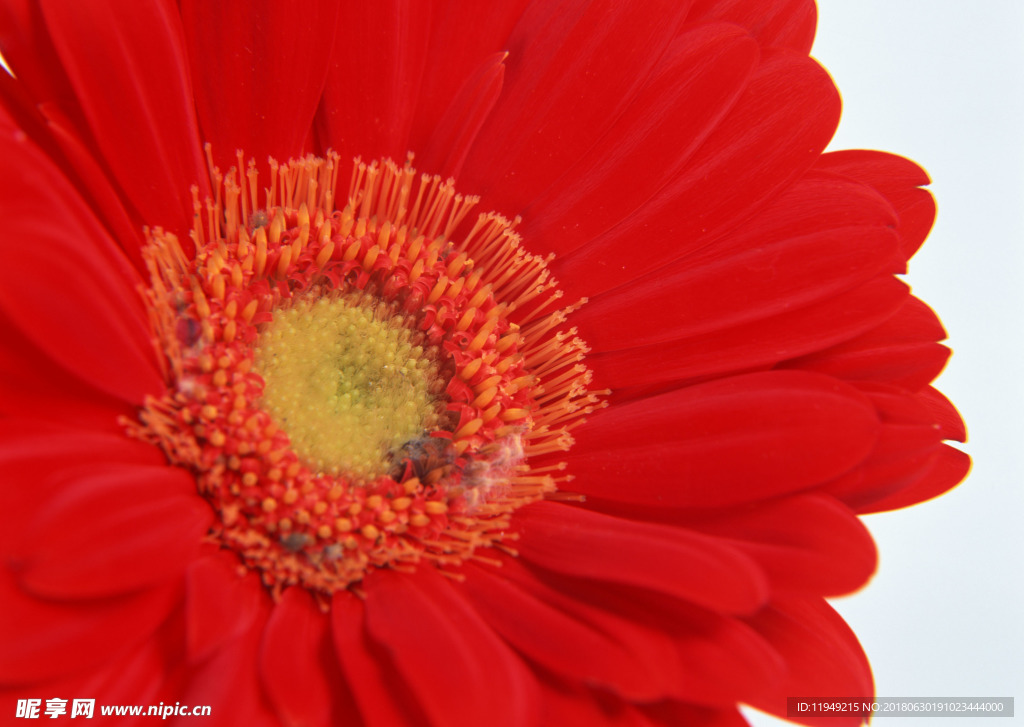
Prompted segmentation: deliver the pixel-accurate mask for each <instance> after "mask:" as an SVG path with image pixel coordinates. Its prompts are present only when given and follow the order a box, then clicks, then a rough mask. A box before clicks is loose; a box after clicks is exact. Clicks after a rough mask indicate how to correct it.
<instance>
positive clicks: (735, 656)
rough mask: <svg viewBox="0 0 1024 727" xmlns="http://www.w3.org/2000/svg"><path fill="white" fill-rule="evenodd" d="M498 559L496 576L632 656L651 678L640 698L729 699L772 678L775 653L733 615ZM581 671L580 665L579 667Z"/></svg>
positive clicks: (642, 674)
mask: <svg viewBox="0 0 1024 727" xmlns="http://www.w3.org/2000/svg"><path fill="white" fill-rule="evenodd" d="M501 562H502V568H501V571H500V572H499V573H500V575H501V576H502V577H504V578H505V579H507V580H509V581H511V582H513V583H514V584H515V585H516V586H517V587H518V588H519V589H520V590H522V591H524V592H527V593H529V594H531V595H533V596H534V597H535V598H536V599H537V600H538V601H542V602H544V603H547V604H549V605H550V606H552V607H554V608H555V609H557V610H559V611H562V612H564V613H566V614H568V615H569V616H570V617H571V618H573V619H575V620H576V621H578V622H580V623H582V624H587V625H589V627H591V628H593V629H595V630H597V631H598V632H603V633H605V634H607V638H608V639H609V640H611V641H612V642H613V643H617V644H618V647H619V650H621V651H625V652H626V653H627V654H629V655H630V657H629V660H628V663H630V664H636V665H637V668H638V671H639V673H638V675H637V678H640V679H643V680H645V681H648V682H649V684H648V687H647V691H648V693H649V694H650V695H652V696H649V697H647V698H646V699H643V700H641V701H648V702H649V701H655V700H656V699H659V698H661V699H664V698H672V699H680V700H684V701H691V702H699V703H703V704H715V703H718V704H731V703H733V702H735V701H736V700H737V699H739V698H740V697H741V696H742V695H743V694H746V693H747V692H749V691H750V690H751V689H761V688H763V687H764V685H765V684H766V683H771V682H772V681H773V680H774V679H775V676H776V673H777V672H778V671H779V669H780V663H779V658H778V655H777V654H776V653H775V652H774V651H773V650H772V649H771V648H770V647H769V646H768V645H767V643H766V642H765V641H764V640H763V639H762V638H761V637H760V636H759V635H758V634H757V633H756V632H754V631H753V629H751V628H750V627H749V626H747V625H746V624H744V623H742V622H740V621H737V620H736V619H734V618H731V617H726V616H723V615H721V614H717V613H712V612H710V611H707V610H705V609H703V608H698V607H696V606H693V605H691V604H686V603H682V602H680V601H678V600H676V599H675V598H673V597H671V596H666V595H664V594H661V593H655V592H653V591H646V590H644V591H641V590H638V589H635V588H630V587H620V586H617V585H612V584H609V583H596V582H587V581H581V580H578V579H573V578H569V577H566V576H565V575H562V574H557V575H552V574H548V575H545V574H543V573H541V574H534V573H533V572H532V571H531V570H528V569H526V568H525V567H524V566H523V564H522V562H521V559H514V558H502V560H501ZM551 638H552V639H553V641H554V643H553V644H552V645H551V648H553V649H554V648H559V647H558V644H559V643H560V642H559V641H558V639H557V638H555V636H554V635H552V637H551ZM563 648H565V647H563ZM584 673H586V670H585V669H584V670H581V671H579V672H577V674H584ZM566 678H567V679H569V680H573V679H574V678H575V677H573V676H572V675H568V676H566ZM584 683H586V682H584ZM612 691H616V692H617V690H615V689H613V690H612ZM618 693H621V694H623V696H628V695H629V692H618Z"/></svg>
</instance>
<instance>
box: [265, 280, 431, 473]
mask: <svg viewBox="0 0 1024 727" xmlns="http://www.w3.org/2000/svg"><path fill="white" fill-rule="evenodd" d="M407 319H408V316H405V315H401V314H397V315H396V314H395V313H394V311H391V310H389V307H388V306H386V305H382V304H379V303H376V302H375V301H373V300H372V299H370V300H366V301H362V304H361V305H360V304H359V303H356V302H350V301H348V300H346V299H345V298H333V297H320V298H317V299H309V298H304V299H301V300H298V301H296V302H294V303H292V305H291V306H289V307H287V308H282V309H280V310H278V311H275V312H274V314H273V320H272V321H271V322H270V323H268V324H267V325H266V326H265V327H264V328H263V330H262V331H261V332H260V334H259V340H258V342H257V344H256V348H255V352H256V359H255V360H256V368H255V371H256V373H258V374H259V375H260V376H262V377H263V380H264V382H265V383H266V388H265V389H264V392H263V399H262V402H261V406H262V408H263V409H265V410H266V411H267V412H268V413H269V414H270V415H271V417H272V418H273V419H274V421H277V422H279V423H280V425H281V426H282V427H283V428H285V429H287V431H288V436H289V437H290V438H291V446H292V449H293V450H294V451H295V453H296V454H298V455H299V458H300V459H301V460H302V461H303V463H304V464H306V465H308V466H309V467H311V468H312V469H313V470H315V471H316V472H328V473H330V474H332V475H341V474H344V473H349V474H350V475H352V476H354V477H356V478H359V479H363V480H372V479H373V478H375V477H378V476H380V475H383V474H387V473H388V472H389V471H390V470H391V469H392V468H393V467H394V465H395V461H396V459H397V458H398V457H400V455H401V451H402V446H403V445H404V444H405V443H406V442H409V441H411V440H415V439H419V438H421V437H424V436H427V435H429V434H430V432H431V431H433V430H434V429H436V428H437V427H438V425H439V423H440V421H441V419H442V414H443V410H442V412H438V398H437V397H438V395H439V394H441V393H442V392H443V390H444V386H445V384H444V381H443V380H442V377H441V374H440V372H439V371H438V368H439V366H438V364H437V363H436V361H435V356H436V354H435V355H434V356H432V355H429V354H428V353H427V352H426V351H424V349H423V347H422V346H421V345H416V343H415V341H414V340H413V339H414V337H416V336H417V334H416V332H415V331H414V330H412V329H411V325H410V323H409V322H408V320H407Z"/></svg>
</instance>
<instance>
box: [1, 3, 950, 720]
mask: <svg viewBox="0 0 1024 727" xmlns="http://www.w3.org/2000/svg"><path fill="white" fill-rule="evenodd" d="M814 23H815V9H814V6H813V3H812V2H810V1H809V0H807V1H804V0H780V1H779V2H744V1H743V0H737V1H732V0H694V1H693V2H686V3H679V2H663V3H662V2H655V3H642V4H625V5H624V4H621V3H619V4H616V3H610V2H608V3H605V2H588V3H575V4H573V3H552V2H546V1H542V2H531V3H526V2H509V3H502V4H499V5H494V4H481V5H479V6H473V7H472V8H471V7H468V6H463V5H460V4H457V3H456V4H453V3H438V4H436V5H435V4H421V3H408V4H387V3H384V4H360V3H352V4H346V5H344V6H339V5H338V4H336V3H331V2H312V3H305V4H303V5H302V6H301V7H299V6H296V7H290V6H286V5H283V4H278V3H269V2H268V3H257V4H256V5H255V6H253V5H252V4H251V3H243V2H234V1H232V2H224V3H217V4H214V5H210V4H200V3H196V2H192V1H191V0H181V1H180V2H179V3H178V4H177V5H175V4H172V3H170V2H167V1H165V0H147V1H146V2H119V1H118V0H107V1H106V2H100V3H79V4H63V3H56V2H53V3H51V2H46V3H42V4H38V5H37V4H29V3H19V2H9V3H5V4H3V5H0V24H2V26H3V27H5V28H7V30H6V31H4V33H3V34H0V51H2V52H3V54H4V55H5V57H6V58H7V59H8V60H9V62H10V65H11V68H12V70H13V72H14V74H15V75H14V76H13V77H8V76H2V77H0V101H2V105H0V145H2V147H3V151H2V153H3V157H4V158H5V159H6V160H8V166H9V173H8V174H6V175H4V177H3V179H2V181H0V205H2V206H3V210H4V219H5V234H4V236H3V238H2V240H0V248H2V255H3V256H4V262H5V264H4V265H2V266H0V279H2V285H0V310H2V311H3V316H2V317H0V327H2V329H3V334H4V341H5V344H4V349H3V358H2V359H0V362H2V366H3V376H2V377H0V392H2V395H0V407H2V409H0V411H2V413H3V415H4V418H3V419H2V420H0V462H2V463H3V464H2V466H3V468H4V472H5V483H4V486H3V488H2V490H0V497H2V498H3V499H2V503H3V507H2V508H0V512H2V513H3V518H4V522H3V527H2V528H0V533H2V534H0V549H2V553H3V562H2V565H3V568H2V578H0V599H2V603H3V605H4V611H5V614H6V615H7V618H6V619H5V620H4V623H3V625H0V638H2V641H3V644H4V648H3V649H2V650H0V682H2V683H3V684H4V685H5V686H7V687H10V688H11V691H12V693H14V692H17V694H18V695H19V697H21V696H23V693H24V695H27V694H28V692H30V691H32V690H35V691H45V692H46V693H47V694H49V693H51V692H52V693H54V694H64V693H65V692H66V693H67V694H71V693H72V692H74V693H75V694H78V693H79V692H83V693H84V692H88V693H89V695H90V696H95V697H96V699H97V701H98V702H100V703H102V704H108V705H109V704H127V703H136V704H142V703H146V704H157V703H158V702H162V703H164V704H172V703H176V702H180V703H182V704H186V705H210V706H211V707H212V710H213V717H214V722H215V723H217V724H236V723H237V724H267V725H274V724H285V725H327V724H366V725H404V724H409V725H416V724H431V725H435V724H436V725H456V724H495V725H534V724H552V725H554V724H558V725H573V724H587V725H592V724H665V725H677V724H707V725H710V724H716V725H717V724H722V725H728V724H740V723H742V717H741V716H740V715H739V713H738V711H737V704H738V703H749V704H754V705H755V706H759V707H761V708H763V709H766V710H768V711H773V712H777V713H779V712H781V713H784V710H785V708H786V702H785V697H786V696H789V695H797V694H808V695H810V694H815V695H822V694H835V695H842V696H844V697H855V696H869V695H870V694H871V693H872V683H871V675H870V669H869V667H868V664H867V660H866V659H865V657H864V655H863V654H862V652H861V650H860V647H859V645H858V644H857V641H856V638H855V637H854V635H853V634H852V633H851V632H850V630H849V629H848V627H847V626H846V625H845V624H844V623H843V622H842V620H841V619H840V618H839V617H838V616H837V615H836V614H835V613H834V612H833V611H832V610H831V609H830V608H829V606H828V605H827V604H826V603H825V601H824V597H825V596H831V595H838V594H841V593H846V592H849V591H851V590H854V589H856V588H858V587H860V586H861V585H862V584H863V583H864V582H865V581H866V580H867V579H868V578H869V576H870V575H871V573H872V572H873V570H874V567H875V551H874V545H873V543H872V540H871V537H870V535H869V534H868V533H867V531H866V530H865V529H864V527H863V526H862V525H861V523H860V521H859V520H858V518H857V515H858V514H862V513H866V512H873V511H878V510H886V509H893V508H898V507H903V506H906V505H909V504H912V503H915V502H919V501H921V500H924V499H928V498H930V497H933V496H935V495H937V494H940V493H941V492H943V491H945V490H947V489H949V488H950V487H952V486H954V485H955V484H956V483H957V482H959V481H960V480H961V479H962V478H963V476H964V474H965V473H966V471H967V468H968V462H967V459H966V457H965V456H964V455H963V454H961V453H960V452H959V451H958V450H956V449H953V448H951V447H949V446H948V445H946V444H945V443H944V440H947V439H954V440H962V439H963V437H964V431H963V425H962V423H961V422H960V419H959V416H958V414H957V413H956V411H955V409H954V408H953V407H952V405H951V404H950V403H949V402H948V401H946V400H945V399H944V398H943V397H942V396H941V394H939V393H938V392H936V391H935V390H934V389H932V388H931V386H930V383H931V381H932V380H933V379H934V377H935V376H936V375H937V374H938V372H939V370H940V369H941V367H942V365H943V364H944V362H945V359H946V356H947V354H948V352H947V351H946V349H945V348H944V347H942V346H941V345H940V344H939V343H938V341H940V340H941V339H942V338H943V337H944V335H945V334H944V332H943V330H942V327H941V325H940V324H939V322H938V319H937V318H936V317H935V315H934V314H933V313H932V312H931V311H930V310H929V309H928V308H927V306H925V305H924V304H923V303H921V302H920V301H918V300H916V299H915V298H913V297H912V296H910V294H909V291H908V289H907V288H906V286H905V285H904V284H903V283H902V282H900V281H899V280H898V279H897V278H896V277H894V276H896V275H899V274H902V273H903V272H905V268H906V263H907V261H908V260H909V258H910V257H911V256H912V255H913V254H914V252H916V250H917V248H918V247H919V246H920V245H921V243H922V242H923V240H924V238H925V236H926V234H927V232H928V229H929V227H930V225H931V221H932V218H933V216H934V204H933V202H932V200H931V197H930V195H929V194H928V193H927V192H925V191H924V190H922V189H921V186H922V185H925V184H927V182H928V179H927V177H926V176H925V175H924V173H923V172H922V171H921V170H920V169H919V168H917V167H916V166H915V165H914V164H913V163H911V162H908V161H906V160H903V159H900V158H898V157H894V156H891V155H887V154H883V153H880V152H869V151H854V152H841V153H832V154H823V153H822V150H823V149H824V147H825V145H826V144H827V142H828V140H829V138H830V137H831V135H832V132H833V131H834V128H835V125H836V123H837V120H838V114H839V101H838V95H837V93H836V91H835V89H834V87H833V85H832V83H831V81H830V79H829V78H828V76H827V75H826V74H825V72H824V71H823V70H822V69H821V68H820V67H819V66H818V65H817V64H816V63H815V62H814V61H813V60H811V59H809V58H808V56H807V53H808V51H809V48H810V43H811V40H812V38H813V32H814ZM353 159H354V161H352V160H353ZM33 693H34V692H33Z"/></svg>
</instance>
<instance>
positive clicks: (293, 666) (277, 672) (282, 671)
mask: <svg viewBox="0 0 1024 727" xmlns="http://www.w3.org/2000/svg"><path fill="white" fill-rule="evenodd" d="M329 628H330V624H329V622H328V616H327V615H326V614H325V613H323V612H321V611H320V609H319V607H318V606H317V605H316V603H315V602H314V601H313V597H312V596H311V595H310V594H309V592H308V591H306V590H305V589H304V588H300V587H292V588H289V589H287V590H286V591H285V592H284V594H282V596H281V600H280V601H278V602H277V604H276V605H275V606H274V610H273V612H272V613H271V615H270V620H269V621H268V622H267V628H266V630H265V631H264V634H263V645H262V647H261V648H260V673H261V674H262V675H263V684H264V685H265V686H266V688H267V695H268V696H269V697H270V701H272V702H273V703H274V706H275V707H277V714H278V716H279V717H280V718H281V720H282V721H283V722H284V723H285V724H286V725H304V726H306V727H318V726H319V727H327V725H330V724H332V721H331V702H332V696H331V694H332V692H333V691H335V689H336V687H337V686H338V685H336V684H334V683H332V681H333V680H332V679H331V676H332V674H331V672H332V670H333V671H335V672H336V671H337V669H338V666H337V664H338V662H337V660H336V659H335V657H334V646H333V645H332V644H331V638H330V631H329Z"/></svg>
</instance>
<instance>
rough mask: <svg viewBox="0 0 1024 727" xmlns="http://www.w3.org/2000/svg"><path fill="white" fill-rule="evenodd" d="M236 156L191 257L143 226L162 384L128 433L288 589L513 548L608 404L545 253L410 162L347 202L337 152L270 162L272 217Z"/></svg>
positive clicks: (230, 543)
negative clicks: (182, 473) (587, 419)
mask: <svg viewBox="0 0 1024 727" xmlns="http://www.w3.org/2000/svg"><path fill="white" fill-rule="evenodd" d="M242 161H243V158H242V156H241V154H239V166H238V167H237V169H234V168H233V169H231V170H230V171H229V172H228V174H227V175H223V174H221V172H220V171H219V170H218V169H216V168H215V167H214V166H213V164H212V162H211V163H210V170H211V177H212V181H213V185H214V189H215V190H216V198H215V199H214V200H206V201H205V203H202V202H200V200H199V199H198V195H197V193H196V192H195V191H194V190H193V198H194V204H195V211H196V215H195V219H196V223H195V226H194V229H193V231H192V237H193V240H194V242H195V244H196V255H195V258H194V259H191V260H189V259H187V257H186V256H185V255H184V254H183V253H182V250H181V247H180V245H179V244H178V240H177V238H176V237H175V236H174V235H173V234H171V233H168V232H165V231H163V230H161V229H154V230H151V231H147V234H148V239H149V243H148V245H147V247H146V249H145V251H144V255H145V259H146V263H147V266H148V267H149V271H150V277H151V284H150V287H149V289H148V290H147V291H146V300H147V303H148V305H149V309H150V315H151V318H152V321H153V327H154V333H155V337H156V340H157V342H158V344H159V345H158V351H159V353H160V356H161V362H162V364H163V368H164V376H165V379H166V383H167V393H166V394H165V395H163V396H162V397H160V398H152V399H149V400H147V402H146V403H145V406H144V407H143V408H142V410H141V411H140V414H139V420H138V421H136V422H127V423H126V425H127V427H128V429H129V431H130V432H131V433H132V434H134V435H135V436H138V437H139V438H142V439H144V440H146V441H149V442H152V443H154V444H156V445H158V446H160V447H161V448H162V449H163V450H164V452H165V453H166V454H167V457H168V459H169V460H170V461H171V462H172V463H174V464H176V465H179V466H182V467H186V468H188V469H189V470H190V471H191V472H192V473H193V474H194V476H195V479H196V485H197V489H198V491H199V493H200V494H201V495H202V496H203V497H205V498H206V499H207V500H208V501H209V502H210V504H211V506H212V507H213V508H214V510H215V511H216V512H217V514H218V516H219V518H218V524H217V526H216V527H215V528H214V529H213V530H212V531H211V532H210V534H209V538H210V539H211V541H213V542H215V543H217V544H219V545H220V546H221V547H224V548H228V549H231V550H233V551H234V552H236V553H237V554H238V555H239V557H240V559H241V561H242V562H243V563H244V564H245V565H246V566H247V567H249V568H251V569H254V570H257V571H259V572H260V573H261V575H262V578H263V581H264V583H265V584H266V585H267V586H268V588H270V589H271V590H272V592H273V593H275V594H277V593H279V592H280V591H281V589H283V588H284V587H287V586H289V585H294V584H300V585H303V586H305V587H306V588H308V589H309V590H310V591H311V592H313V593H314V594H315V595H316V596H317V597H319V598H321V599H322V602H326V599H327V598H328V597H329V595H330V594H331V593H332V592H333V591H335V590H338V589H340V588H355V589H358V583H359V581H360V580H361V579H362V578H363V577H364V576H365V575H366V573H367V572H369V571H370V570H372V569H374V568H381V567H405V568H408V567H412V566H414V565H417V564H421V563H427V564H429V565H431V566H433V567H437V568H441V569H444V568H445V567H446V566H448V565H451V564H457V563H459V562H461V561H462V560H464V559H466V558H468V557H471V556H474V553H476V551H477V550H478V549H480V548H487V547H503V548H505V549H506V550H510V549H509V548H508V546H506V545H502V540H503V539H504V538H506V537H508V535H507V534H508V530H509V526H510V516H511V514H512V513H513V512H514V511H515V510H516V509H517V508H519V507H522V506H523V505H525V504H527V503H530V502H534V501H536V500H538V499H542V498H545V497H553V496H556V495H557V494H558V493H557V489H558V485H559V483H560V482H564V481H566V480H567V479H568V477H567V476H565V475H563V474H560V473H561V472H562V471H563V470H564V469H565V464H564V463H562V462H560V461H559V460H558V459H557V457H558V455H559V454H560V453H563V452H565V451H566V450H567V449H568V448H569V447H570V446H571V444H572V437H571V435H570V434H569V431H570V429H571V428H572V427H574V426H576V425H578V424H579V423H580V421H581V420H582V417H584V416H585V415H586V414H587V413H589V412H591V411H593V410H594V409H595V408H597V407H600V406H602V405H603V404H602V402H601V395H600V392H599V393H592V392H588V390H587V384H588V382H589V380H590V372H589V371H588V370H587V369H586V367H585V366H584V365H583V364H582V363H580V362H581V360H582V359H583V354H584V352H585V350H586V347H585V345H584V344H583V342H582V341H580V340H579V339H578V338H576V336H575V331H574V330H572V329H570V330H568V331H562V330H560V327H561V326H562V324H563V322H564V321H565V318H566V315H567V314H568V313H570V312H571V310H573V307H569V308H565V307H561V306H560V302H559V298H560V297H561V292H560V291H559V290H558V288H557V285H556V284H555V281H554V280H553V279H551V277H550V273H549V272H548V270H547V267H546V261H544V260H543V259H540V258H538V257H536V256H533V255H530V254H528V253H526V252H525V251H524V250H523V249H522V247H521V245H520V242H519V237H518V235H517V234H516V233H515V232H514V229H513V228H514V223H512V222H509V221H508V220H505V219H504V218H502V217H500V216H499V215H496V214H493V213H490V214H482V215H479V217H478V218H477V220H476V222H475V224H473V225H467V224H464V221H465V219H466V217H467V215H468V212H469V210H470V209H471V207H472V206H473V205H474V204H475V203H476V201H477V200H476V199H475V198H466V197H463V196H462V195H459V194H457V193H456V192H455V190H454V189H453V187H452V185H451V183H450V182H442V180H440V179H439V178H438V177H429V176H426V175H423V176H421V177H417V175H416V174H415V172H414V170H413V169H412V168H411V167H410V166H408V165H406V166H405V167H399V166H398V165H396V164H395V163H394V162H391V161H390V160H384V161H382V162H380V163H377V162H374V163H372V164H365V163H362V162H360V161H359V160H356V162H355V164H354V168H353V173H352V181H351V184H350V187H349V191H348V196H347V202H346V204H345V205H344V206H342V207H341V209H336V207H335V199H336V192H335V189H336V184H337V173H338V159H337V156H336V155H328V158H326V159H322V158H316V157H312V156H310V157H306V158H304V159H300V160H292V161H290V162H288V163H287V164H284V165H280V164H278V163H276V162H273V161H272V162H271V180H270V186H269V187H268V188H267V189H266V194H265V201H264V203H263V204H262V205H259V204H258V194H257V190H258V189H259V187H258V186H257V179H256V171H255V168H254V165H253V164H252V163H251V162H250V164H249V167H248V169H247V171H246V173H245V174H244V175H243V174H240V173H239V172H238V170H241V169H242V168H243V165H242ZM467 227H468V231H464V230H465V228H467ZM553 457H554V458H555V459H552V458H553Z"/></svg>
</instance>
